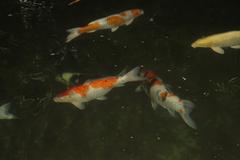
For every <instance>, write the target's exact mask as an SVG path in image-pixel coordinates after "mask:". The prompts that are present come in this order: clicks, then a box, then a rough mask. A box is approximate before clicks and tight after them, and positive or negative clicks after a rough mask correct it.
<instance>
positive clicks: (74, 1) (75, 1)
mask: <svg viewBox="0 0 240 160" xmlns="http://www.w3.org/2000/svg"><path fill="white" fill-rule="evenodd" d="M78 2H80V0H73V1H72V2H70V3H68V5H69V6H71V5H73V4H75V3H78Z"/></svg>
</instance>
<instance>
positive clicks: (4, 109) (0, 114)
mask: <svg viewBox="0 0 240 160" xmlns="http://www.w3.org/2000/svg"><path fill="white" fill-rule="evenodd" d="M10 106H11V105H10V103H5V104H3V105H1V106H0V119H16V118H17V117H16V116H15V115H14V114H12V113H10V112H9V110H10Z"/></svg>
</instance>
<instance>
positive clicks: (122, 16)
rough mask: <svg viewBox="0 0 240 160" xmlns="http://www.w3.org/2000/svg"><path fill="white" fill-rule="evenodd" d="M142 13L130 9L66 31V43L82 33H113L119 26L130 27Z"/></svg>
mask: <svg viewBox="0 0 240 160" xmlns="http://www.w3.org/2000/svg"><path fill="white" fill-rule="evenodd" d="M143 13H144V12H143V10H141V9H131V10H127V11H123V12H120V13H118V14H113V15H110V16H107V17H104V18H101V19H97V20H95V21H92V22H90V23H89V24H88V25H86V26H83V27H76V28H71V29H68V30H67V32H69V35H68V36H67V39H66V42H70V41H71V40H73V39H74V38H76V37H78V36H80V35H81V34H83V33H92V32H95V31H97V30H103V29H111V31H112V32H114V31H116V30H117V29H118V28H119V27H120V26H123V25H130V24H131V23H132V22H133V20H134V19H135V18H136V17H138V16H140V15H142V14H143Z"/></svg>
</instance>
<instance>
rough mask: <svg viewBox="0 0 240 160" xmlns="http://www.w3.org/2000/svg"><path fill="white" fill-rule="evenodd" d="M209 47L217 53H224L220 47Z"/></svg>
mask: <svg viewBox="0 0 240 160" xmlns="http://www.w3.org/2000/svg"><path fill="white" fill-rule="evenodd" d="M211 49H212V50H213V51H214V52H217V53H219V54H224V50H223V49H222V48H221V47H211Z"/></svg>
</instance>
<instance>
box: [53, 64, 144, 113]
mask: <svg viewBox="0 0 240 160" xmlns="http://www.w3.org/2000/svg"><path fill="white" fill-rule="evenodd" d="M139 72H140V67H136V68H134V69H132V70H131V71H129V72H128V73H126V74H125V75H123V76H111V77H104V78H101V79H96V80H89V81H86V82H85V83H84V84H81V85H78V86H74V87H72V88H69V89H67V90H66V91H64V92H62V93H60V94H58V95H57V96H56V97H54V98H53V100H54V101H55V102H67V103H72V104H73V105H74V106H75V107H77V108H78V109H80V110H83V109H85V106H84V103H86V102H89V101H91V100H94V99H97V100H106V99H107V98H106V97H105V95H106V94H107V93H108V92H110V91H111V90H112V89H113V88H115V87H121V86H124V84H125V83H127V82H132V81H142V80H145V78H144V77H142V76H139V75H138V74H139Z"/></svg>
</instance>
